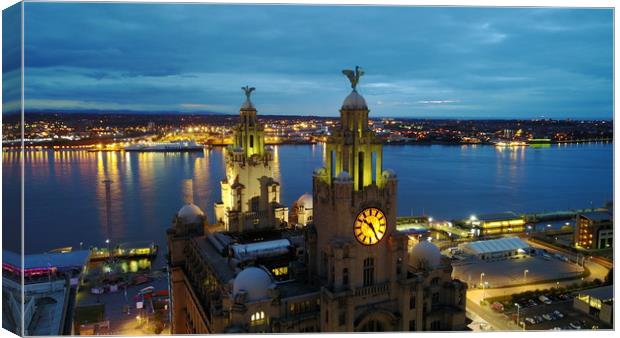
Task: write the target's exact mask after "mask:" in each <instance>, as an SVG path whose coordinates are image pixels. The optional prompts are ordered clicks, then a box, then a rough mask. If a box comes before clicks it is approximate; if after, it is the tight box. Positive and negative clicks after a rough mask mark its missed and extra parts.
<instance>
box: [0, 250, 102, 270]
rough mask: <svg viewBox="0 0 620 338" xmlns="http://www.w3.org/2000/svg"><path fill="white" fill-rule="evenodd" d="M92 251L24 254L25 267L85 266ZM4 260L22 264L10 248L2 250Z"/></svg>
mask: <svg viewBox="0 0 620 338" xmlns="http://www.w3.org/2000/svg"><path fill="white" fill-rule="evenodd" d="M89 256H90V251H88V250H78V251H72V252H67V253H42V254H31V255H25V256H24V268H25V269H26V270H28V269H45V268H51V267H54V268H58V269H62V268H74V267H83V266H85V265H86V263H87V262H88V257H89ZM2 262H3V263H6V264H10V265H12V266H13V267H15V268H19V267H20V266H21V265H22V261H21V257H20V255H19V254H16V253H14V252H12V251H9V250H3V251H2Z"/></svg>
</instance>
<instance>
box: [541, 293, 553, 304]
mask: <svg viewBox="0 0 620 338" xmlns="http://www.w3.org/2000/svg"><path fill="white" fill-rule="evenodd" d="M538 300H539V301H541V302H542V303H545V304H551V299H549V298H547V296H544V295H541V296H539V297H538Z"/></svg>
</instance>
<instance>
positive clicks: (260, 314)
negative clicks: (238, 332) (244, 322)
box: [251, 311, 265, 325]
mask: <svg viewBox="0 0 620 338" xmlns="http://www.w3.org/2000/svg"><path fill="white" fill-rule="evenodd" d="M263 323H265V312H264V311H257V312H254V314H252V317H251V324H252V325H261V324H263Z"/></svg>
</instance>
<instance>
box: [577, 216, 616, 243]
mask: <svg viewBox="0 0 620 338" xmlns="http://www.w3.org/2000/svg"><path fill="white" fill-rule="evenodd" d="M574 238H575V247H577V248H581V249H586V250H589V249H606V248H611V247H612V246H613V241H614V228H613V216H612V214H611V213H610V212H607V211H592V212H586V213H581V214H578V215H577V217H576V220H575V230H574Z"/></svg>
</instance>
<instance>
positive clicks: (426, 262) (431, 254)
mask: <svg viewBox="0 0 620 338" xmlns="http://www.w3.org/2000/svg"><path fill="white" fill-rule="evenodd" d="M440 262H441V251H440V250H439V248H438V247H437V246H436V245H435V244H433V243H431V242H429V241H427V240H423V241H420V242H419V243H418V244H416V245H415V246H414V247H413V248H412V249H411V251H409V263H410V265H413V266H414V267H416V268H419V267H422V266H427V267H429V268H434V267H437V266H439V263H440Z"/></svg>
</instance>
